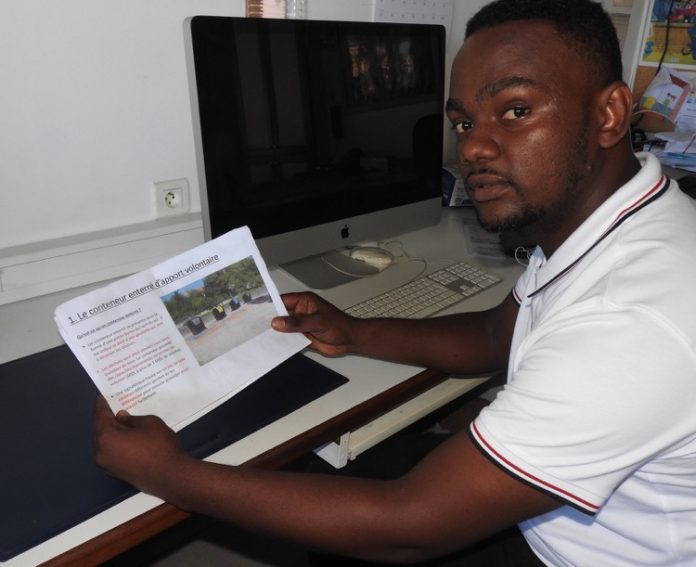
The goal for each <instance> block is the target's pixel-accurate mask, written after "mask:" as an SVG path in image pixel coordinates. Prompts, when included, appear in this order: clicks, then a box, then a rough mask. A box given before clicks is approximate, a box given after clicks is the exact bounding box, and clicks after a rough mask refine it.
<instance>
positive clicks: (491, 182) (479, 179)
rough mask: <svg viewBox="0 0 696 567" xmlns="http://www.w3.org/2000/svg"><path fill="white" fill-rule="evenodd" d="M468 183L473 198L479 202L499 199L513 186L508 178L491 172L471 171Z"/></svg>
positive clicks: (467, 178)
mask: <svg viewBox="0 0 696 567" xmlns="http://www.w3.org/2000/svg"><path fill="white" fill-rule="evenodd" d="M466 184H467V187H468V189H469V196H470V197H471V199H472V200H474V201H476V202H479V203H484V202H486V201H493V200H495V199H499V198H500V197H502V196H503V195H504V194H505V193H507V192H508V191H510V189H511V188H512V184H511V183H510V182H509V181H508V180H507V179H505V178H504V177H501V176H500V175H495V174H491V173H470V174H469V175H468V176H467V177H466Z"/></svg>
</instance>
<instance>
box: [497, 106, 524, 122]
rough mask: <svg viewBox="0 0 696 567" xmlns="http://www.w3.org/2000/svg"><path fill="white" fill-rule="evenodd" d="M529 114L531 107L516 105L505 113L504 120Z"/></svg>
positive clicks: (517, 118) (516, 118) (515, 118)
mask: <svg viewBox="0 0 696 567" xmlns="http://www.w3.org/2000/svg"><path fill="white" fill-rule="evenodd" d="M527 114H529V108H527V107H526V106H516V107H515V108H511V109H510V110H508V111H506V112H505V113H504V114H503V120H519V119H520V118H524V117H525V116H527Z"/></svg>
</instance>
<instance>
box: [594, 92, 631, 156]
mask: <svg viewBox="0 0 696 567" xmlns="http://www.w3.org/2000/svg"><path fill="white" fill-rule="evenodd" d="M599 108H600V112H601V124H600V129H599V136H598V143H599V145H600V146H601V147H602V148H605V149H608V148H611V147H613V146H615V145H616V144H617V143H619V142H623V141H624V140H625V138H626V134H627V132H628V130H629V128H630V125H631V114H632V111H633V94H632V93H631V89H629V88H628V85H626V84H625V83H623V82H621V81H616V82H614V83H611V84H610V85H608V86H607V87H605V88H604V89H603V90H602V91H601V93H600V96H599Z"/></svg>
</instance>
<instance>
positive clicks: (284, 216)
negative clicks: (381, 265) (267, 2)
mask: <svg viewBox="0 0 696 567" xmlns="http://www.w3.org/2000/svg"><path fill="white" fill-rule="evenodd" d="M186 31H187V34H186V36H187V42H186V43H187V57H188V64H189V77H190V85H191V99H192V113H193V125H194V138H195V141H196V150H197V160H198V168H199V183H200V189H201V208H202V212H203V223H204V229H205V234H206V237H207V238H213V237H215V236H218V235H220V234H223V233H224V232H226V231H228V230H231V229H232V228H235V227H238V226H241V225H247V226H249V228H250V229H251V232H252V234H253V235H254V238H255V240H256V241H257V243H258V246H259V249H260V250H261V253H262V254H263V256H264V258H265V259H266V262H267V263H268V264H269V265H281V266H283V267H285V268H287V269H288V270H289V271H290V273H292V274H294V275H295V276H296V277H298V278H299V279H301V280H304V282H305V283H306V284H307V285H309V286H310V287H315V288H321V287H329V286H331V285H335V284H336V283H340V281H342V278H343V276H340V275H339V274H338V273H334V274H333V276H329V277H328V278H327V277H326V276H327V273H326V270H327V266H326V263H322V262H316V258H317V255H322V254H325V253H327V252H329V251H333V250H342V249H346V248H347V247H350V246H353V245H356V244H359V243H365V242H374V241H378V240H384V239H386V238H389V237H392V236H394V235H396V234H401V233H404V232H407V231H410V230H413V229H415V228H419V227H423V226H427V225H431V224H436V223H437V222H438V221H439V218H440V213H441V184H442V181H441V179H442V169H441V167H442V136H443V124H444V116H443V112H444V83H445V80H444V74H445V69H444V61H445V32H444V28H443V27H442V26H437V25H422V24H420V25H418V24H414V25H411V24H395V23H394V24H392V23H374V22H341V21H316V20H273V19H262V18H236V17H216V16H196V17H193V18H190V19H189V20H187V24H186ZM344 257H345V256H344ZM289 263H290V264H289ZM334 276H337V277H338V279H334Z"/></svg>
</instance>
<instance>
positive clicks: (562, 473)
mask: <svg viewBox="0 0 696 567" xmlns="http://www.w3.org/2000/svg"><path fill="white" fill-rule="evenodd" d="M596 301H597V304H592V302H586V303H584V304H579V305H574V306H573V307H570V308H568V309H566V310H565V311H564V313H563V314H562V315H560V316H556V317H554V318H553V319H552V320H549V321H546V322H544V323H542V324H541V325H539V327H538V328H536V329H534V330H533V331H532V332H531V333H530V334H529V335H528V336H527V337H526V338H525V339H524V341H523V342H522V344H521V345H520V349H519V351H518V353H519V357H518V360H519V362H518V363H517V364H515V368H514V370H513V371H512V373H511V375H510V377H509V381H508V384H507V385H506V386H505V388H504V389H503V390H502V391H501V392H500V393H499V394H498V396H497V397H496V399H495V401H494V402H493V403H492V404H491V405H490V406H489V407H488V408H487V409H485V410H483V411H482V413H481V414H480V415H479V417H478V418H477V419H476V420H475V421H474V422H473V423H472V425H471V429H470V434H471V436H472V438H473V440H474V442H475V443H476V444H477V445H478V446H479V448H480V449H481V450H482V451H483V452H484V453H485V454H486V455H487V456H488V457H489V458H490V459H491V460H493V461H494V462H495V463H496V464H498V465H499V466H500V467H502V468H504V469H505V470H507V471H508V472H509V473H510V474H512V475H514V476H515V477H517V478H518V479H519V480H521V481H523V482H525V483H528V484H531V485H533V486H535V487H537V488H539V489H541V490H544V491H546V492H548V493H551V494H553V495H555V496H556V497H557V498H560V499H561V500H563V501H565V502H566V503H568V504H570V505H572V506H574V507H576V508H579V509H581V510H583V511H585V512H588V513H594V512H596V511H597V510H598V509H599V508H600V507H601V505H602V503H603V502H604V501H605V500H606V499H607V498H608V496H609V495H610V494H611V493H612V491H613V490H614V489H615V488H616V487H617V486H618V485H619V484H620V483H621V482H622V481H623V480H624V479H625V478H626V477H627V476H628V475H630V474H631V473H632V472H633V471H635V470H636V469H638V468H639V467H640V466H641V465H642V464H643V463H645V462H647V461H648V460H649V459H651V458H652V457H653V456H655V455H656V454H659V453H661V452H663V451H665V449H666V448H668V447H670V446H672V445H674V444H675V443H677V442H679V441H680V440H682V439H684V438H685V437H686V436H688V435H691V434H693V431H694V417H693V414H694V412H693V408H694V407H696V386H695V385H694V383H695V382H696V381H695V380H694V368H695V367H696V361H695V360H694V354H693V350H692V348H691V347H690V346H689V345H688V344H687V342H686V341H685V340H684V338H683V337H681V336H680V335H679V334H678V332H677V331H675V330H674V329H672V328H671V327H670V326H669V325H668V324H667V323H666V322H665V321H663V320H661V319H660V318H659V316H656V315H654V314H652V313H651V312H649V311H648V310H644V309H639V308H626V307H616V306H610V305H607V304H606V303H605V302H601V301H600V300H596ZM600 303H601V304H600Z"/></svg>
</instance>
